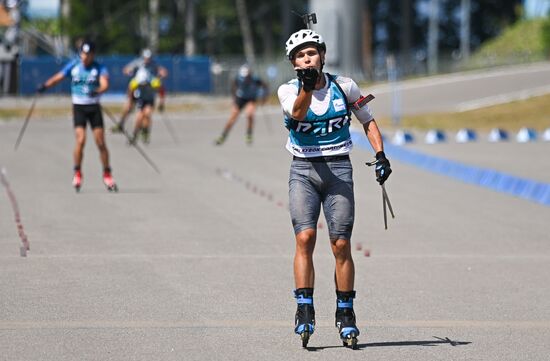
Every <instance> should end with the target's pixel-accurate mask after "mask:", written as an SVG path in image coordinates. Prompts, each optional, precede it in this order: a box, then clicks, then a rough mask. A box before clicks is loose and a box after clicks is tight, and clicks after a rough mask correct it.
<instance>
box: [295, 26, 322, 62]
mask: <svg viewBox="0 0 550 361" xmlns="http://www.w3.org/2000/svg"><path fill="white" fill-rule="evenodd" d="M305 44H311V45H315V46H317V48H318V49H320V50H322V51H326V50H327V47H326V45H325V41H324V40H323V37H322V36H321V35H319V34H317V33H316V32H315V31H313V30H310V29H302V30H299V31H297V32H295V33H294V34H292V35H290V37H289V38H288V40H287V41H286V44H285V48H286V56H288V59H290V60H292V57H293V56H294V53H295V52H296V50H298V48H300V47H302V45H305Z"/></svg>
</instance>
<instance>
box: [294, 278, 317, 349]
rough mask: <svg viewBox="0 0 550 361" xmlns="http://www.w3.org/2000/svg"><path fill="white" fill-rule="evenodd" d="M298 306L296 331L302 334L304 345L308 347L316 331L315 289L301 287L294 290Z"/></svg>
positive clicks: (295, 322) (295, 319)
mask: <svg viewBox="0 0 550 361" xmlns="http://www.w3.org/2000/svg"><path fill="white" fill-rule="evenodd" d="M294 298H296V303H297V304H298V308H297V309H296V316H295V318H294V324H295V327H294V332H295V333H296V334H298V335H300V339H301V340H302V347H304V348H305V347H307V344H308V342H309V338H310V337H311V335H313V332H314V331H315V308H314V307H313V289H312V288H299V289H297V290H295V291H294Z"/></svg>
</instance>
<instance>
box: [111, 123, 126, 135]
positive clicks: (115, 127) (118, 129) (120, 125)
mask: <svg viewBox="0 0 550 361" xmlns="http://www.w3.org/2000/svg"><path fill="white" fill-rule="evenodd" d="M111 133H124V125H123V123H117V124H116V125H113V126H112V127H111Z"/></svg>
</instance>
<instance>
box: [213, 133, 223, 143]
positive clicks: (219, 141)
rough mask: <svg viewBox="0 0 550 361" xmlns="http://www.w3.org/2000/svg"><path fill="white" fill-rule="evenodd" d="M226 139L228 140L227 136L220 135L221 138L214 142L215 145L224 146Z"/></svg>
mask: <svg viewBox="0 0 550 361" xmlns="http://www.w3.org/2000/svg"><path fill="white" fill-rule="evenodd" d="M225 138H226V135H225V134H222V135H220V136H219V137H218V138H217V139H216V140H215V141H214V144H215V145H222V144H223V143H224V142H225Z"/></svg>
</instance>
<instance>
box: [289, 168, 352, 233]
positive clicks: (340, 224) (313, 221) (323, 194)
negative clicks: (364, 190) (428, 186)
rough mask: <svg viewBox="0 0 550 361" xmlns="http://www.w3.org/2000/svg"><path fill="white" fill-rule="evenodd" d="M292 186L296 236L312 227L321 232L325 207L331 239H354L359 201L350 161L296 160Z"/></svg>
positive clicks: (291, 174) (292, 172) (290, 185)
mask: <svg viewBox="0 0 550 361" xmlns="http://www.w3.org/2000/svg"><path fill="white" fill-rule="evenodd" d="M288 186H289V191H288V194H289V208H290V216H291V218H292V225H293V227H294V233H295V234H298V233H300V232H302V231H304V230H306V229H309V228H312V229H317V220H318V219H319V214H320V211H321V205H323V212H324V214H325V218H326V222H327V226H328V233H329V237H330V240H331V241H334V240H337V239H346V240H351V232H352V230H353V221H354V217H355V200H354V197H353V169H352V166H351V162H350V161H349V159H347V160H337V161H330V162H308V161H303V160H293V161H292V164H291V166H290V176H289V180H288Z"/></svg>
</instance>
